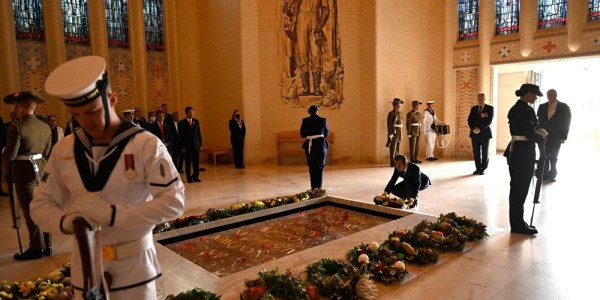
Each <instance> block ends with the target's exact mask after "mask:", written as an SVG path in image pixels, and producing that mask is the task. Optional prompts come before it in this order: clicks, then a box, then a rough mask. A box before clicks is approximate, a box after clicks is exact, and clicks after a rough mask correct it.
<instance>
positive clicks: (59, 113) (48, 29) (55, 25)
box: [42, 0, 71, 126]
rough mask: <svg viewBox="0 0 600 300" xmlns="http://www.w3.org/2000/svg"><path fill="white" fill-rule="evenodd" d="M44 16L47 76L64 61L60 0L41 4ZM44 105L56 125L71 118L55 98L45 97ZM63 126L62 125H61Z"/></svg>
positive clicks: (51, 0)
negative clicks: (55, 120) (54, 118)
mask: <svg viewBox="0 0 600 300" xmlns="http://www.w3.org/2000/svg"><path fill="white" fill-rule="evenodd" d="M42 5H43V8H42V11H43V14H44V35H45V37H46V50H47V55H48V74H50V72H52V70H54V69H55V68H56V67H58V66H59V65H61V64H62V63H63V62H65V60H66V50H65V33H64V23H63V13H62V5H61V1H60V0H45V1H43V2H42ZM45 100H46V105H47V107H48V111H49V112H50V113H52V114H54V115H56V118H57V120H58V124H66V123H67V121H69V120H70V119H71V116H70V115H69V114H68V112H67V111H66V110H65V109H64V107H63V105H62V103H61V101H60V100H59V99H58V98H57V97H52V96H50V95H47V96H46V98H45ZM62 126H64V125H62Z"/></svg>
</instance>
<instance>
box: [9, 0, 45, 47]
mask: <svg viewBox="0 0 600 300" xmlns="http://www.w3.org/2000/svg"><path fill="white" fill-rule="evenodd" d="M13 11H14V14H15V32H16V35H17V38H18V39H24V40H36V41H43V40H44V24H43V22H42V20H43V18H42V2H41V0H13Z"/></svg>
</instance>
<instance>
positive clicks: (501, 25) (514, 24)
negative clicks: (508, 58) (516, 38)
mask: <svg viewBox="0 0 600 300" xmlns="http://www.w3.org/2000/svg"><path fill="white" fill-rule="evenodd" d="M520 3H521V2H520V1H519V0H496V35H505V34H509V33H514V32H519V4H520Z"/></svg>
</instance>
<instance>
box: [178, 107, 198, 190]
mask: <svg viewBox="0 0 600 300" xmlns="http://www.w3.org/2000/svg"><path fill="white" fill-rule="evenodd" d="M177 128H179V146H180V147H181V151H182V152H183V154H184V155H185V176H186V177H187V181H188V183H192V182H200V173H199V172H200V151H202V133H201V131H200V122H199V121H198V120H197V119H194V109H193V108H192V107H190V106H188V107H186V108H185V119H182V120H181V121H179V123H177Z"/></svg>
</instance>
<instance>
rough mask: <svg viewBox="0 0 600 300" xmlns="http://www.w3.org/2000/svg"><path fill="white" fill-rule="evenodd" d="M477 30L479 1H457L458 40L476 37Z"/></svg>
mask: <svg viewBox="0 0 600 300" xmlns="http://www.w3.org/2000/svg"><path fill="white" fill-rule="evenodd" d="M478 30H479V1H478V0H459V1H458V40H459V41H462V40H470V39H476V38H477V36H478Z"/></svg>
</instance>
